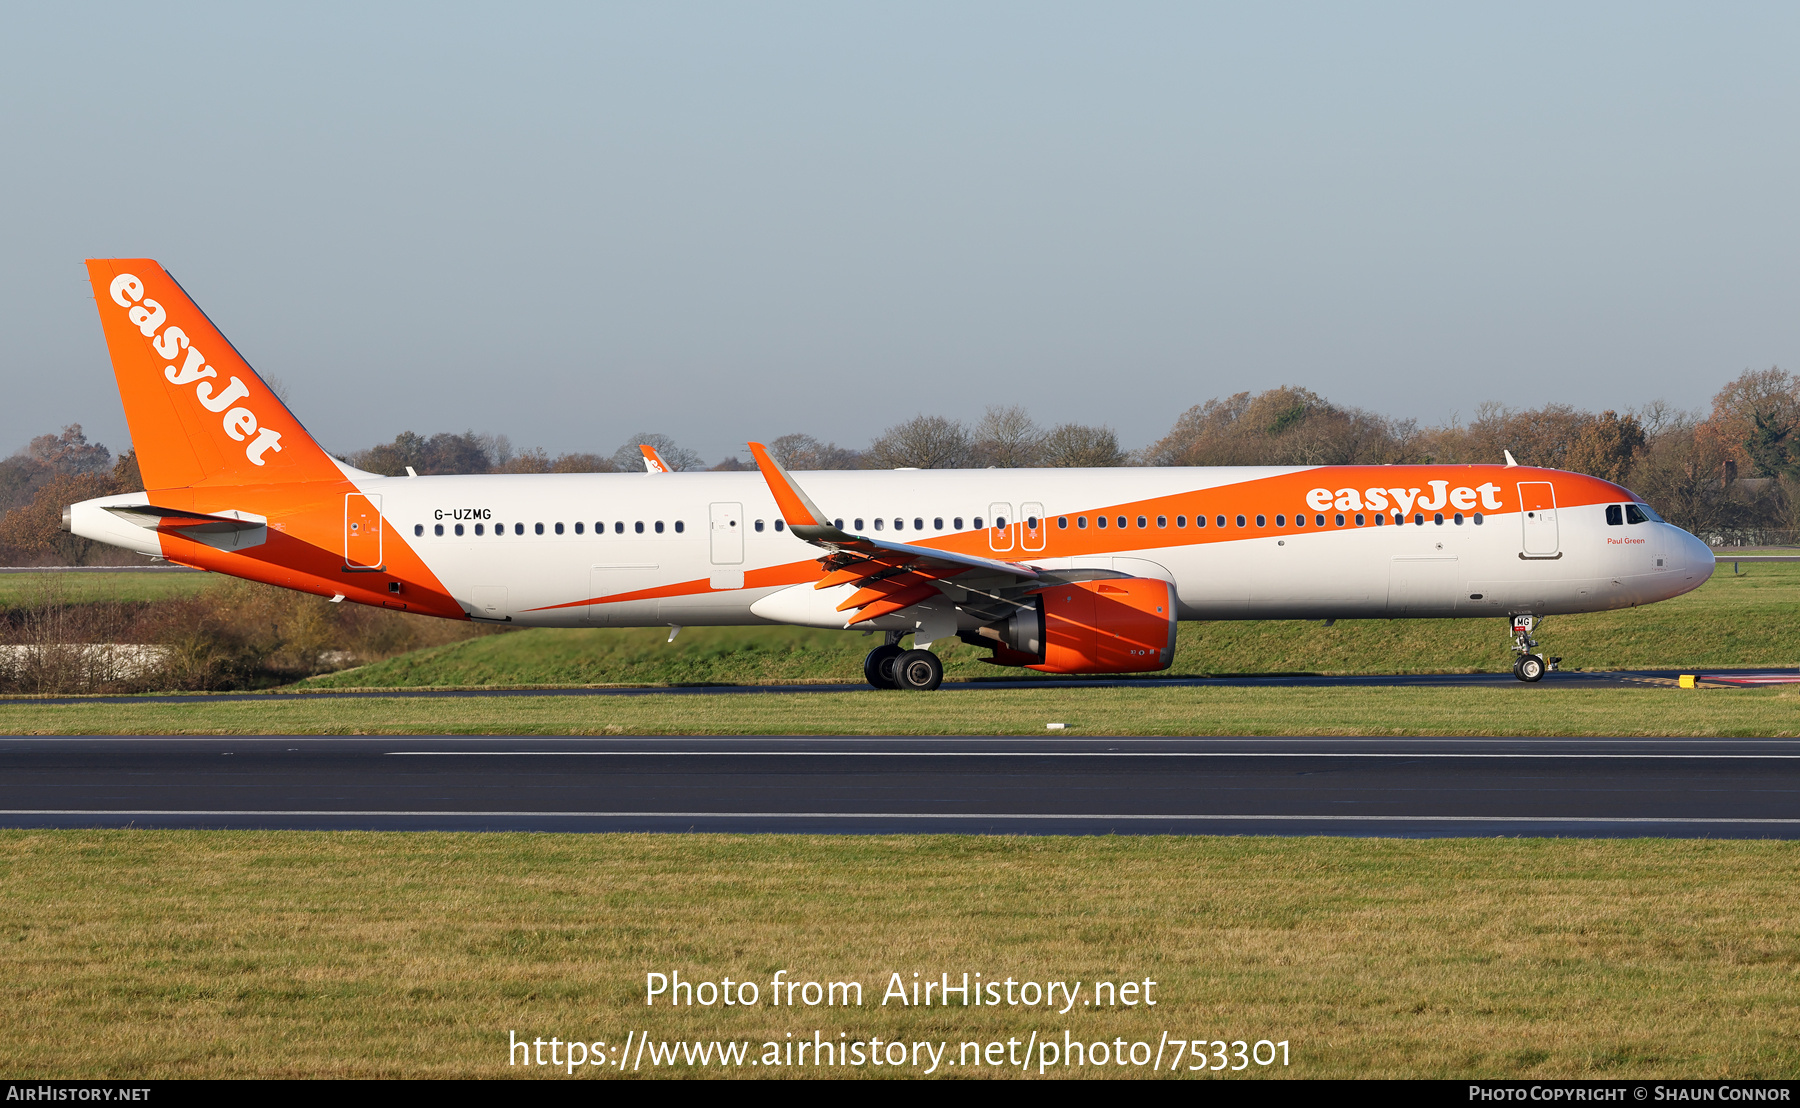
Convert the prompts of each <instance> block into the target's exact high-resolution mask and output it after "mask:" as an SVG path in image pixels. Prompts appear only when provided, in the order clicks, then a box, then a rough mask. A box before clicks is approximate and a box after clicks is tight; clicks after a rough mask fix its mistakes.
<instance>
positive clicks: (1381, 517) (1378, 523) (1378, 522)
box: [1375, 512, 1387, 527]
mask: <svg viewBox="0 0 1800 1108" xmlns="http://www.w3.org/2000/svg"><path fill="white" fill-rule="evenodd" d="M1386 522H1387V513H1386V512H1382V513H1381V514H1380V515H1378V516H1376V517H1375V526H1377V527H1380V526H1381V525H1382V524H1384V523H1386Z"/></svg>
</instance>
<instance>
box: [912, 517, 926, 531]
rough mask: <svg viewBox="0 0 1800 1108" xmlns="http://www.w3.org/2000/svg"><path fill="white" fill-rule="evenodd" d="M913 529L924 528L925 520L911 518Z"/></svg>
mask: <svg viewBox="0 0 1800 1108" xmlns="http://www.w3.org/2000/svg"><path fill="white" fill-rule="evenodd" d="M913 530H915V531H923V530H925V521H924V520H922V519H915V520H913Z"/></svg>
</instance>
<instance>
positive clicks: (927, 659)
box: [863, 631, 944, 692]
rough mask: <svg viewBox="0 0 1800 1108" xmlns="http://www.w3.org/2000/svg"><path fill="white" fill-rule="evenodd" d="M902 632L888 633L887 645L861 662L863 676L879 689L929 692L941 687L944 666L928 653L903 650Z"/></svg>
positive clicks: (882, 645)
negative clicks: (901, 643) (901, 642)
mask: <svg viewBox="0 0 1800 1108" xmlns="http://www.w3.org/2000/svg"><path fill="white" fill-rule="evenodd" d="M901 634H902V632H899V631H889V632H888V633H887V640H888V641H887V642H885V643H882V644H881V645H880V646H878V647H876V648H875V649H874V650H871V651H869V654H868V657H866V658H864V659H863V676H864V677H865V678H867V679H868V681H869V684H871V685H873V686H875V687H876V688H878V689H915V690H917V691H919V692H930V691H931V690H933V689H935V688H937V687H938V686H939V685H941V684H943V683H944V663H943V662H942V661H941V660H939V658H938V656H937V655H936V654H933V653H932V652H931V651H929V650H902V649H901V648H900V636H901Z"/></svg>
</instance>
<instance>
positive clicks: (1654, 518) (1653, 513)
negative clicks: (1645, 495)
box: [1637, 500, 1669, 523]
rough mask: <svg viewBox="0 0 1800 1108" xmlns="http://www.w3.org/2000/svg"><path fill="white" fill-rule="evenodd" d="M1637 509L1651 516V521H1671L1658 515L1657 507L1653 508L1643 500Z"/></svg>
mask: <svg viewBox="0 0 1800 1108" xmlns="http://www.w3.org/2000/svg"><path fill="white" fill-rule="evenodd" d="M1637 509H1638V510H1639V511H1640V512H1643V513H1644V514H1645V515H1646V516H1648V517H1650V522H1651V523H1667V522H1669V521H1668V520H1666V519H1664V518H1663V517H1661V516H1659V515H1657V514H1656V509H1655V508H1652V507H1651V506H1650V505H1648V504H1645V503H1644V502H1643V501H1641V500H1640V501H1639V502H1638V504H1637Z"/></svg>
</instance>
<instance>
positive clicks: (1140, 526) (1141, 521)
mask: <svg viewBox="0 0 1800 1108" xmlns="http://www.w3.org/2000/svg"><path fill="white" fill-rule="evenodd" d="M1148 526H1150V521H1149V520H1147V519H1145V518H1144V517H1143V516H1139V517H1138V530H1140V531H1142V530H1143V529H1144V528H1146V527H1148Z"/></svg>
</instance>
